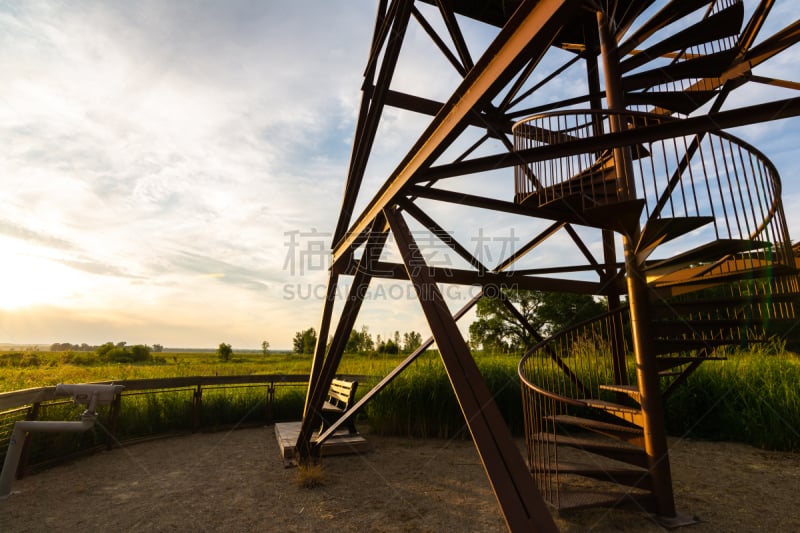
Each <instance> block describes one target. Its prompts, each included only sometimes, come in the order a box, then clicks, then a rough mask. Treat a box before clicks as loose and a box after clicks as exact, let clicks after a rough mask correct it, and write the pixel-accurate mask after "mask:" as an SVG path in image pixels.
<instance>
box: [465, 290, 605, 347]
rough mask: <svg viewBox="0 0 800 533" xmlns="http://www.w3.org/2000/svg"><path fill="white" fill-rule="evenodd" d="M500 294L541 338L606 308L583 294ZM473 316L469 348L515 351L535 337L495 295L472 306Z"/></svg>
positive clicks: (527, 345) (534, 340)
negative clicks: (474, 307)
mask: <svg viewBox="0 0 800 533" xmlns="http://www.w3.org/2000/svg"><path fill="white" fill-rule="evenodd" d="M504 294H505V295H506V297H507V298H508V300H509V301H511V302H512V303H514V304H515V307H516V308H517V309H518V310H519V312H520V314H521V315H522V316H523V317H525V319H526V320H527V321H528V323H529V324H530V325H531V326H532V327H533V329H534V330H535V331H536V332H537V333H538V334H539V335H541V336H543V337H546V336H548V335H552V334H553V333H555V332H556V331H559V330H561V329H563V328H566V327H569V326H570V325H573V324H576V323H578V322H581V321H583V320H586V319H588V318H591V317H594V316H597V315H600V314H602V313H603V312H605V310H606V306H605V304H604V303H602V302H598V301H595V300H594V298H592V297H591V296H589V295H584V294H566V293H551V292H543V291H526V290H507V291H504ZM476 316H477V320H476V321H475V322H473V323H472V324H470V326H469V335H470V344H472V346H473V348H479V347H483V349H484V350H490V351H500V352H510V351H515V352H516V351H520V350H523V349H525V348H527V347H530V346H532V345H533V344H535V343H536V341H537V340H538V339H537V336H536V335H534V334H532V333H531V332H530V331H528V329H527V328H525V327H524V326H523V325H522V324H521V323H520V322H519V320H517V318H516V317H515V316H514V315H513V314H512V313H511V311H509V310H508V308H507V307H506V306H505V305H504V304H503V303H502V302H501V301H500V299H499V298H484V299H482V300H480V301H479V302H478V305H477V306H476Z"/></svg>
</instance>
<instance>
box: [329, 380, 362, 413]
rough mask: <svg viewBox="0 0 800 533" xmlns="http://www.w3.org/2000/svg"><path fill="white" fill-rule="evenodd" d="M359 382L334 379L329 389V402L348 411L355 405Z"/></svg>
mask: <svg viewBox="0 0 800 533" xmlns="http://www.w3.org/2000/svg"><path fill="white" fill-rule="evenodd" d="M357 387H358V381H346V380H343V379H334V380H333V381H332V382H331V387H330V389H328V401H329V402H330V403H332V404H334V405H336V406H337V407H339V408H341V409H342V410H344V411H346V410H348V409H349V408H350V406H351V405H352V404H353V403H354V400H355V397H356V388H357Z"/></svg>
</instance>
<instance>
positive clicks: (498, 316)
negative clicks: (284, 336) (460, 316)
mask: <svg viewBox="0 0 800 533" xmlns="http://www.w3.org/2000/svg"><path fill="white" fill-rule="evenodd" d="M503 299H505V300H507V301H508V302H511V303H512V304H514V307H515V308H516V309H517V310H518V311H519V313H520V314H521V315H522V316H523V317H524V318H525V320H526V321H527V323H528V325H529V326H530V328H528V327H525V326H524V325H523V324H522V323H521V322H520V321H519V320H518V318H517V316H515V314H514V313H513V312H512V311H511V310H509V308H508V307H507V305H506V304H504V303H503ZM503 299H501V298H483V299H481V300H480V301H479V302H478V304H477V306H476V311H475V314H476V320H475V321H474V322H473V323H472V324H470V326H469V344H470V347H471V348H472V349H473V350H484V351H487V352H493V353H519V352H521V351H524V350H525V349H527V348H529V347H531V346H533V345H534V344H535V343H536V342H538V341H539V339H540V338H544V337H548V336H550V335H552V334H553V333H555V332H557V331H559V330H561V329H564V328H567V327H570V326H572V325H575V324H578V323H579V322H582V321H584V320H587V319H589V318H594V317H596V316H599V315H602V314H603V313H604V312H606V311H607V304H606V302H605V300H604V299H595V298H594V297H592V296H589V295H585V294H567V293H553V292H545V291H528V290H506V291H503ZM329 343H330V340H329ZM316 344H317V332H316V330H315V329H314V328H308V329H305V330H302V331H298V332H297V333H296V334H295V336H294V340H293V349H294V352H295V353H303V354H310V353H313V352H314V347H315V346H316ZM421 344H422V335H421V334H420V333H418V332H416V331H410V332H406V333H403V334H402V335H401V334H400V332H399V331H395V332H394V334H393V335H392V336H390V337H387V338H381V336H380V335H377V336H376V337H375V338H373V337H372V335H371V334H370V332H369V328H368V327H367V326H362V327H361V329H360V330H356V329H353V330H352V331H351V332H350V336H349V337H348V339H347V345H346V347H345V352H346V353H376V352H377V353H387V354H397V353H411V352H413V351H414V350H416V349H417V348H418V347H419V346H420V345H421Z"/></svg>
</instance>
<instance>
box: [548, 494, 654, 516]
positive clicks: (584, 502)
mask: <svg viewBox="0 0 800 533" xmlns="http://www.w3.org/2000/svg"><path fill="white" fill-rule="evenodd" d="M650 500H652V495H651V494H649V493H643V494H631V493H630V492H617V493H614V492H607V491H603V492H597V491H589V490H568V489H562V490H560V491H559V492H558V501H557V502H553V501H549V500H548V503H549V504H550V505H552V506H553V507H555V508H556V509H558V510H561V511H563V510H567V509H583V508H586V507H614V506H617V505H621V504H624V503H627V502H631V501H650Z"/></svg>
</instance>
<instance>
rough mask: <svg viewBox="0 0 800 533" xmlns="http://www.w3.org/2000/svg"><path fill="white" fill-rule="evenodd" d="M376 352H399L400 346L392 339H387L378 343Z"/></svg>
mask: <svg viewBox="0 0 800 533" xmlns="http://www.w3.org/2000/svg"><path fill="white" fill-rule="evenodd" d="M378 353H391V354H396V353H400V347H399V346H398V345H397V344H396V343H395V342H394V341H393V340H392V339H389V340H387V341H383V342H381V343H380V344H378Z"/></svg>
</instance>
